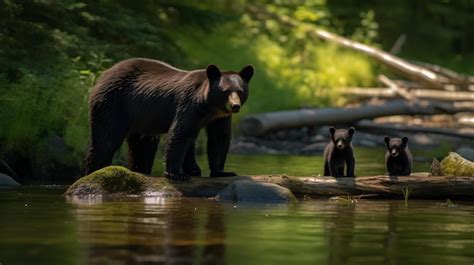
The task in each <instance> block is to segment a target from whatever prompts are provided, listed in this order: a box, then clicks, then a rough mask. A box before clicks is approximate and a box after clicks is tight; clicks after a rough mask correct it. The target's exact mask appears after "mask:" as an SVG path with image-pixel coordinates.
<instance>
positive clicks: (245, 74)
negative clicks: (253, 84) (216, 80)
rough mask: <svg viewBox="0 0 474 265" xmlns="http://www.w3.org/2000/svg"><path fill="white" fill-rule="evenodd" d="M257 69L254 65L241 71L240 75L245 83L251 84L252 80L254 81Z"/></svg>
mask: <svg viewBox="0 0 474 265" xmlns="http://www.w3.org/2000/svg"><path fill="white" fill-rule="evenodd" d="M254 71H255V69H254V68H253V66H252V65H247V66H245V67H244V68H242V70H240V72H239V75H240V77H242V79H243V80H245V82H247V83H248V82H250V79H252V76H253V73H254Z"/></svg>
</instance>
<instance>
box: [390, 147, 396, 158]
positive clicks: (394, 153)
mask: <svg viewBox="0 0 474 265" xmlns="http://www.w3.org/2000/svg"><path fill="white" fill-rule="evenodd" d="M390 155H391V156H393V157H397V156H398V151H397V149H392V151H391V152H390Z"/></svg>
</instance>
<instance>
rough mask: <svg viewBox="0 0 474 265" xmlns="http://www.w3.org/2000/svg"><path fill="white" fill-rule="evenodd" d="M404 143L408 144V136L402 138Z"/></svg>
mask: <svg viewBox="0 0 474 265" xmlns="http://www.w3.org/2000/svg"><path fill="white" fill-rule="evenodd" d="M402 143H403V144H404V145H406V144H407V143H408V138H407V137H403V138H402Z"/></svg>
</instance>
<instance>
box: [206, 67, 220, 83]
mask: <svg viewBox="0 0 474 265" xmlns="http://www.w3.org/2000/svg"><path fill="white" fill-rule="evenodd" d="M206 73H207V78H209V81H211V82H214V81H217V80H219V79H220V78H221V70H219V68H217V66H215V65H213V64H210V65H208V66H207V68H206Z"/></svg>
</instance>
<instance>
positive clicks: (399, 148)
mask: <svg viewBox="0 0 474 265" xmlns="http://www.w3.org/2000/svg"><path fill="white" fill-rule="evenodd" d="M384 140H385V145H386V146H387V150H388V152H389V153H390V155H391V156H392V157H397V156H399V155H400V154H401V153H402V152H404V150H405V148H406V147H407V142H408V138H406V137H403V138H402V139H400V138H391V139H390V137H387V136H385V137H384Z"/></svg>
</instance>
